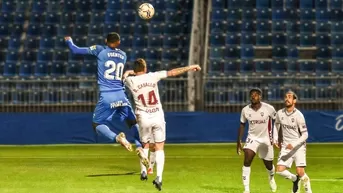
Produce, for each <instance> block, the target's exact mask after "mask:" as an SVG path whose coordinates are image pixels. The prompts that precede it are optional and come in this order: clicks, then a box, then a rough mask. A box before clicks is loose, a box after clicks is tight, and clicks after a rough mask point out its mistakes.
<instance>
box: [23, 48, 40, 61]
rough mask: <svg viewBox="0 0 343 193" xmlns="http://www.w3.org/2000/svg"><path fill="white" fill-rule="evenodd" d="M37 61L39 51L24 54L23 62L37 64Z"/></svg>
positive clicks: (29, 51)
mask: <svg viewBox="0 0 343 193" xmlns="http://www.w3.org/2000/svg"><path fill="white" fill-rule="evenodd" d="M36 60H37V51H33V50H27V51H25V52H22V54H21V61H24V62H35V61H36Z"/></svg>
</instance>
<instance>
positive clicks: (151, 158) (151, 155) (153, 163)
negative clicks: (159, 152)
mask: <svg viewBox="0 0 343 193" xmlns="http://www.w3.org/2000/svg"><path fill="white" fill-rule="evenodd" d="M149 161H150V166H149V167H150V168H152V169H153V168H154V165H155V162H156V153H155V152H154V151H150V157H149Z"/></svg>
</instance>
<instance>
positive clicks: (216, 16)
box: [211, 8, 227, 21]
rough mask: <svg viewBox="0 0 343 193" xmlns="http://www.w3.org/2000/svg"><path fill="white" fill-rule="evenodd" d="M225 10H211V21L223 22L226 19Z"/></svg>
mask: <svg viewBox="0 0 343 193" xmlns="http://www.w3.org/2000/svg"><path fill="white" fill-rule="evenodd" d="M226 15H227V10H224V9H222V8H220V9H213V10H212V16H211V21H223V20H225V19H226Z"/></svg>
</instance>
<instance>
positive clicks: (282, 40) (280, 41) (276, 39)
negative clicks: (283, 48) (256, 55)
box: [272, 33, 286, 45]
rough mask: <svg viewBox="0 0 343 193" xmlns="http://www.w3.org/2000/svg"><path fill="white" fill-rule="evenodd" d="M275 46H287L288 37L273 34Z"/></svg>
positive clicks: (281, 34)
mask: <svg viewBox="0 0 343 193" xmlns="http://www.w3.org/2000/svg"><path fill="white" fill-rule="evenodd" d="M272 44H273V45H285V44H286V35H285V34H284V33H273V40H272Z"/></svg>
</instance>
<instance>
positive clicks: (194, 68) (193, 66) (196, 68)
mask: <svg viewBox="0 0 343 193" xmlns="http://www.w3.org/2000/svg"><path fill="white" fill-rule="evenodd" d="M191 69H192V70H193V71H200V70H201V67H200V66H199V65H191Z"/></svg>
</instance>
